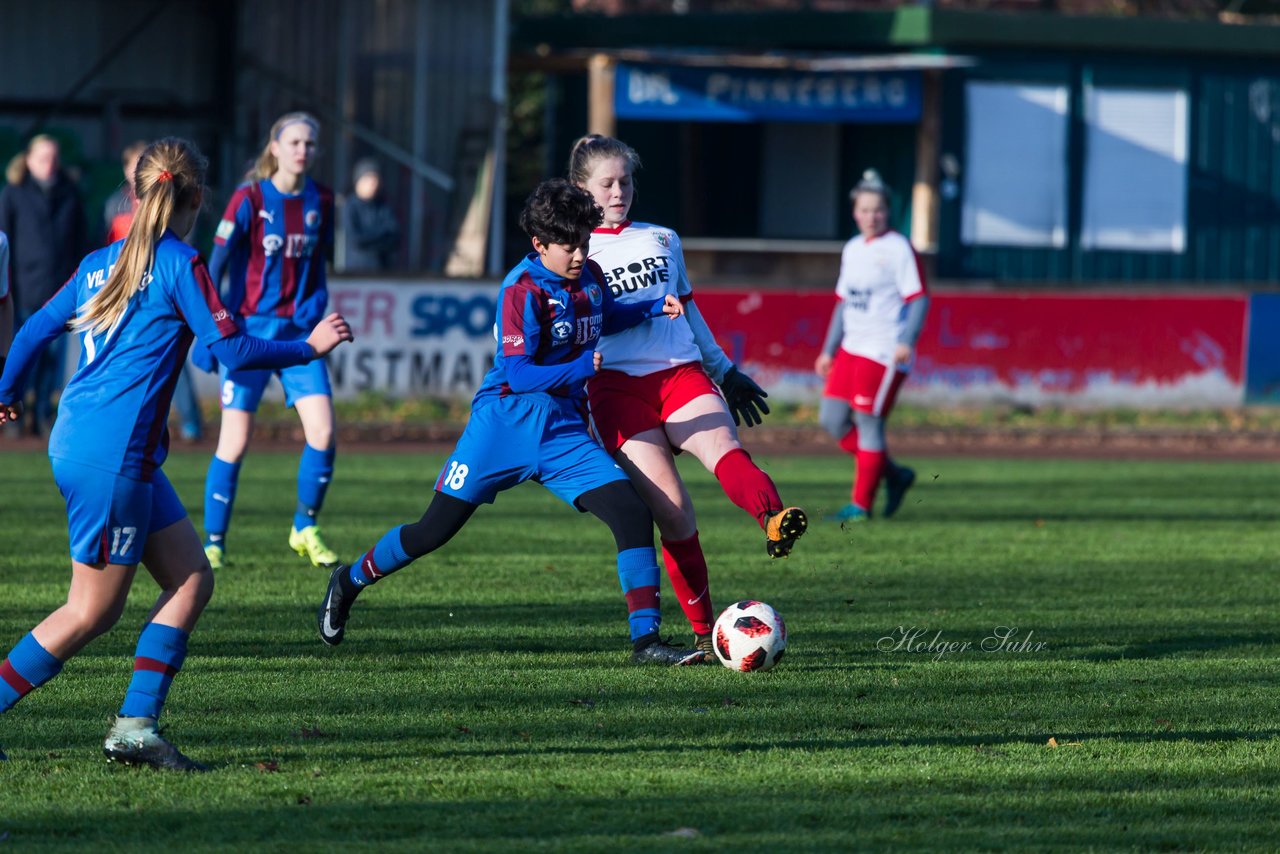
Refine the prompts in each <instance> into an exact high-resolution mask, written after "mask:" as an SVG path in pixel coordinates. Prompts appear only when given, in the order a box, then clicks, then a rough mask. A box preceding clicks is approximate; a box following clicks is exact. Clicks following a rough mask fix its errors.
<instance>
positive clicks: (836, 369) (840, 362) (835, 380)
mask: <svg viewBox="0 0 1280 854" xmlns="http://www.w3.org/2000/svg"><path fill="white" fill-rule="evenodd" d="M906 378H907V372H906V371H900V370H897V369H896V368H890V366H889V365H885V364H882V363H880V362H877V361H875V360H874V359H868V358H867V357H866V356H855V355H853V354H852V353H850V352H849V351H848V350H845V349H844V348H843V347H842V348H840V350H839V351H837V353H836V359H835V362H834V363H833V364H832V365H831V373H829V374H827V387H826V389H825V390H824V391H823V392H822V394H823V396H824V397H835V398H839V399H840V400H847V401H849V404H850V405H851V406H853V408H854V409H856V410H858V411H859V412H865V413H867V414H868V415H875V416H878V417H887V416H888V415H889V413H890V412H891V411H892V410H893V403H894V401H895V400H897V398H898V389H899V388H901V387H902V381H903V380H905V379H906Z"/></svg>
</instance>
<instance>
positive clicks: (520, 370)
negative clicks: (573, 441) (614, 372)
mask: <svg viewBox="0 0 1280 854" xmlns="http://www.w3.org/2000/svg"><path fill="white" fill-rule="evenodd" d="M604 281H605V278H604V273H603V272H602V271H601V269H600V265H599V264H597V263H596V262H595V261H591V260H588V261H587V263H586V264H585V265H584V266H583V268H582V275H581V277H580V278H578V279H565V278H562V277H561V276H559V275H557V274H556V273H553V272H551V271H550V270H548V269H547V268H546V267H544V266H543V264H542V261H541V260H540V259H539V258H538V255H537V253H530V254H529V255H527V256H526V257H525V259H524V260H523V261H521V262H520V263H519V264H517V265H516V266H515V267H514V268H513V269H512V270H511V272H509V273H507V277H506V278H505V279H504V280H503V282H502V288H501V290H500V291H499V292H498V311H497V318H496V321H495V323H494V334H495V336H496V337H497V339H498V342H497V350H496V352H495V353H494V357H493V367H492V368H490V369H489V372H488V373H487V374H485V375H484V380H483V381H482V382H481V383H480V390H479V391H477V392H476V396H475V399H474V401H473V405H475V404H478V403H480V402H481V401H482V400H484V399H487V398H494V397H506V396H507V395H509V394H527V395H541V396H542V397H543V398H544V399H545V400H548V401H549V402H552V403H555V404H558V405H559V406H561V407H562V408H568V409H572V410H574V411H576V412H578V413H580V414H583V415H584V417H585V413H586V388H585V383H586V380H587V378H588V377H590V376H591V375H592V374H593V373H595V369H594V367H593V365H592V361H591V356H592V353H593V352H594V350H595V347H596V343H597V342H598V341H599V340H600V336H601V335H611V334H613V333H615V332H620V331H622V330H623V329H629V328H631V327H633V326H635V325H636V324H639V323H644V322H645V321H648V320H651V319H653V318H655V317H661V316H662V300H660V299H658V300H645V301H641V302H635V303H622V302H619V301H618V300H617V299H616V298H615V297H614V296H613V295H612V294H611V293H609V289H608V288H607V287H605V286H604ZM664 322H665V321H664Z"/></svg>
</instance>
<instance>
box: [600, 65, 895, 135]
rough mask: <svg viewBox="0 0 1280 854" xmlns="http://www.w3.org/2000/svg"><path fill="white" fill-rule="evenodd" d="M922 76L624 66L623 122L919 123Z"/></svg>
mask: <svg viewBox="0 0 1280 854" xmlns="http://www.w3.org/2000/svg"><path fill="white" fill-rule="evenodd" d="M920 88H921V87H920V72H918V71H799V70H780V69H747V68H689V67H683V66H660V65H629V64H627V63H619V64H618V66H617V69H616V76H615V78H614V111H615V112H616V114H617V117H618V118H620V119H647V120H656V121H702V122H757V121H770V122H859V123H892V122H903V123H905V122H914V121H917V120H918V119H919V118H920V102H921V97H920Z"/></svg>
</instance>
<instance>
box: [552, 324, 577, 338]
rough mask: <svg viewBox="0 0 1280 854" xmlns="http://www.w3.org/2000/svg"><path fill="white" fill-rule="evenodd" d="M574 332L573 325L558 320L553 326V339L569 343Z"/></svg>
mask: <svg viewBox="0 0 1280 854" xmlns="http://www.w3.org/2000/svg"><path fill="white" fill-rule="evenodd" d="M572 332H573V324H572V323H570V322H569V321H567V320H557V321H556V322H555V323H553V324H551V337H552V338H554V339H555V340H556V341H568V340H569V335H570V334H572Z"/></svg>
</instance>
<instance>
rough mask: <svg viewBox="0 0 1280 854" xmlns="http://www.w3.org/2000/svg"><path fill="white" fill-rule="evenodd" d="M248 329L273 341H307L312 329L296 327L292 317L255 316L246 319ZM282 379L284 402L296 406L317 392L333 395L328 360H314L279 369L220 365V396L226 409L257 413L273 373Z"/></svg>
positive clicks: (252, 333) (247, 330)
mask: <svg viewBox="0 0 1280 854" xmlns="http://www.w3.org/2000/svg"><path fill="white" fill-rule="evenodd" d="M244 327H245V331H246V332H247V333H249V334H250V335H256V336H257V337H259V338H267V339H269V340H271V341H305V340H306V338H307V334H308V331H309V330H306V329H299V328H298V327H297V326H294V325H293V323H292V321H291V319H290V318H285V317H260V316H257V315H255V316H253V317H249V318H246V319H245V320H244ZM272 374H275V375H276V376H278V377H279V378H280V385H281V386H282V387H283V388H284V402H285V405H287V406H293V405H294V403H296V402H297V401H298V400H299V399H300V398H304V397H310V396H311V395H313V394H323V395H324V396H325V397H333V388H332V387H331V386H330V385H329V368H328V365H327V364H326V361H325V360H324V359H312V360H311V361H310V362H307V363H306V364H305V365H294V366H293V367H290V368H282V369H280V370H278V371H275V370H271V369H269V368H267V369H249V370H240V371H233V370H230V369H228V368H227V366H226V365H221V366H220V367H219V368H218V380H219V382H218V388H219V397H220V399H221V401H222V408H223V409H241V410H244V411H245V412H257V411H258V404H259V403H261V402H262V393H263V392H264V391H266V390H267V383H269V382H270V381H271V375H272Z"/></svg>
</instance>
